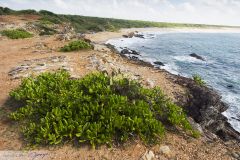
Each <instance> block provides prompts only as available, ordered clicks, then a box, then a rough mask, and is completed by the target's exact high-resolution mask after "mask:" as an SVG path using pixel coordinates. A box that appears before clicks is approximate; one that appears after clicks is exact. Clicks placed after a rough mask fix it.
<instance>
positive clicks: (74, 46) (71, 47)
mask: <svg viewBox="0 0 240 160" xmlns="http://www.w3.org/2000/svg"><path fill="white" fill-rule="evenodd" d="M82 49H93V46H92V45H91V44H90V43H88V42H85V41H83V40H77V41H73V42H70V43H69V44H68V45H65V46H64V47H62V48H61V49H60V51H61V52H71V51H78V50H82Z"/></svg>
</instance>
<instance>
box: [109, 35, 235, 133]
mask: <svg viewBox="0 0 240 160" xmlns="http://www.w3.org/2000/svg"><path fill="white" fill-rule="evenodd" d="M144 35H145V37H146V38H145V39H142V38H137V37H134V38H119V39H112V40H109V41H108V42H107V43H110V44H113V45H115V46H116V48H117V49H119V50H121V49H122V48H124V47H127V48H129V49H133V50H136V51H138V52H140V53H141V56H139V58H140V59H142V60H145V61H148V62H151V63H153V62H154V61H161V62H163V63H164V64H165V66H163V67H161V68H164V69H166V70H168V71H169V72H171V73H173V74H180V75H182V76H186V77H192V75H194V74H199V75H200V76H201V77H202V78H203V79H204V80H205V81H206V82H207V84H208V85H210V86H212V87H213V88H215V89H216V90H217V91H218V92H219V93H220V94H221V95H222V99H223V101H225V102H226V103H228V104H229V106H230V107H229V109H228V110H227V111H226V112H224V113H223V114H224V115H225V116H227V117H228V119H229V122H230V123H231V124H232V126H233V127H234V128H235V129H236V130H237V131H239V132H240V33H181V32H169V33H168V32H164V33H163V32H162V33H161V32H157V33H151V34H150V33H144ZM191 53H196V54H198V55H200V56H202V57H204V58H205V59H206V61H201V60H198V59H196V58H193V57H191V56H189V54H191ZM229 85H232V87H229Z"/></svg>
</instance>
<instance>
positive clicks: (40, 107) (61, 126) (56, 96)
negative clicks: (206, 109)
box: [10, 71, 192, 146]
mask: <svg viewBox="0 0 240 160" xmlns="http://www.w3.org/2000/svg"><path fill="white" fill-rule="evenodd" d="M10 96H11V97H12V98H14V99H15V100H16V101H21V102H23V104H25V105H24V106H22V107H20V108H18V109H17V110H16V111H15V112H13V113H11V115H10V117H11V118H12V119H13V120H16V121H19V122H20V123H19V124H20V125H21V126H22V127H23V130H22V132H23V134H24V136H25V138H26V140H27V141H28V142H30V143H31V144H59V143H63V142H66V141H71V140H74V141H78V142H79V143H83V142H84V143H86V142H87V143H90V144H91V145H92V146H95V145H100V144H109V145H111V144H112V143H114V142H125V141H127V140H129V139H132V138H137V137H139V138H141V139H142V140H143V141H144V142H145V143H150V144H151V143H156V142H158V140H159V139H160V138H161V137H162V136H163V135H164V128H165V127H164V124H167V125H172V126H179V127H182V128H184V129H186V130H189V131H192V128H191V126H190V124H189V122H188V121H187V119H186V115H185V113H184V112H183V110H182V108H181V107H178V106H177V105H175V104H173V103H172V102H171V101H170V100H169V99H167V98H166V97H165V96H164V94H163V93H162V91H161V90H160V89H159V88H154V89H147V88H143V87H142V86H141V85H140V84H139V83H138V82H135V81H132V80H129V79H128V78H124V77H123V76H119V75H118V76H109V75H107V74H104V73H94V74H90V75H87V76H85V77H84V78H82V79H72V78H70V75H69V73H68V72H66V71H58V72H56V73H43V74H41V75H39V76H37V77H36V78H27V79H24V80H23V81H22V84H21V86H20V87H19V88H17V89H16V90H14V91H12V92H11V93H10Z"/></svg>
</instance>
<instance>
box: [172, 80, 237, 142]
mask: <svg viewBox="0 0 240 160" xmlns="http://www.w3.org/2000/svg"><path fill="white" fill-rule="evenodd" d="M174 79H175V82H176V83H178V84H179V85H182V86H184V87H186V88H187V89H188V91H189V96H188V99H187V102H184V104H182V105H183V106H184V108H185V110H186V111H187V114H188V115H189V116H190V117H192V118H193V119H194V120H195V121H196V122H197V123H199V124H200V125H201V127H202V128H203V129H205V130H208V131H210V132H212V133H214V134H216V135H218V136H219V137H220V138H221V139H223V140H230V139H236V140H238V141H240V133H238V132H237V131H235V130H234V129H233V128H232V126H231V125H230V124H229V122H228V120H227V118H226V117H225V116H224V115H222V113H223V112H224V111H226V110H227V109H228V105H227V104H226V103H224V102H223V101H222V100H221V96H220V95H219V94H218V93H217V92H216V91H215V90H214V89H212V88H209V87H206V86H199V85H197V84H196V83H195V82H194V81H193V80H192V79H189V78H185V77H181V76H175V78H174Z"/></svg>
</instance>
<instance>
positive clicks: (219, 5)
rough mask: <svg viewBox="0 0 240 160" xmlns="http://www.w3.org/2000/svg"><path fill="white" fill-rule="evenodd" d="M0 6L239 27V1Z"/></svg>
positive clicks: (1, 1)
mask: <svg viewBox="0 0 240 160" xmlns="http://www.w3.org/2000/svg"><path fill="white" fill-rule="evenodd" d="M0 5H2V6H7V7H10V8H13V9H29V8H33V9H36V10H40V9H46V10H50V11H53V12H56V13H62V14H79V15H87V16H98V17H114V18H123V19H138V20H150V21H166V22H180V23H204V24H224V25H240V21H238V19H239V16H240V0H197V1H196V0H101V1H100V0H34V1H32V0H0Z"/></svg>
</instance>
